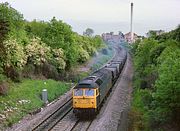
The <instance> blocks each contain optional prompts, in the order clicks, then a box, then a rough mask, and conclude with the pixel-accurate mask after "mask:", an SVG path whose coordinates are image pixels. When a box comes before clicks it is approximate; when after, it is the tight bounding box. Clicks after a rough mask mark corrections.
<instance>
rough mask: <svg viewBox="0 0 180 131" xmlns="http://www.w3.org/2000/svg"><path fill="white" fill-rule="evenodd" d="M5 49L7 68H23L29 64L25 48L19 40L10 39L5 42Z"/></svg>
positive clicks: (5, 64) (4, 61)
mask: <svg viewBox="0 0 180 131" xmlns="http://www.w3.org/2000/svg"><path fill="white" fill-rule="evenodd" d="M3 44H4V47H5V56H6V57H5V59H4V60H3V65H4V66H5V67H15V68H21V69H22V68H23V67H24V65H25V64H26V63H27V57H26V54H25V53H24V47H23V46H22V45H21V44H19V43H18V42H17V40H14V39H9V40H6V41H4V42H3Z"/></svg>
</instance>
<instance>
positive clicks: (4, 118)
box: [0, 79, 70, 127]
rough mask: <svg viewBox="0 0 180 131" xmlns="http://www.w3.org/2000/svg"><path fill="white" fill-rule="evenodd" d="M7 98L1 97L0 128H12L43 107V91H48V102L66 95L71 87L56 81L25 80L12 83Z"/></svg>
mask: <svg viewBox="0 0 180 131" xmlns="http://www.w3.org/2000/svg"><path fill="white" fill-rule="evenodd" d="M10 86H11V88H10V91H9V93H8V95H6V96H0V123H1V124H0V127H3V126H5V127H6V126H11V125H12V124H13V123H16V122H17V121H19V120H20V119H21V118H22V117H23V116H25V115H26V114H28V113H31V112H32V111H35V110H37V109H39V108H40V107H42V106H43V101H42V100H41V92H42V89H44V88H45V89H47V91H48V101H49V102H51V101H52V100H54V99H55V98H57V97H59V96H60V95H62V94H64V93H65V92H66V91H67V90H69V88H70V85H69V84H66V83H63V82H58V81H54V80H30V79H25V80H23V81H22V82H21V83H11V84H10Z"/></svg>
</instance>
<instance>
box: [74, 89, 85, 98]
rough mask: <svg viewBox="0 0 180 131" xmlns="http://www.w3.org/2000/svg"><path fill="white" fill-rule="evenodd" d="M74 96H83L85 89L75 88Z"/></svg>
mask: <svg viewBox="0 0 180 131" xmlns="http://www.w3.org/2000/svg"><path fill="white" fill-rule="evenodd" d="M74 96H83V90H82V89H75V90H74Z"/></svg>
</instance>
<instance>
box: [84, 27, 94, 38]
mask: <svg viewBox="0 0 180 131" xmlns="http://www.w3.org/2000/svg"><path fill="white" fill-rule="evenodd" d="M93 33H94V30H93V29H91V28H87V29H86V31H85V32H83V35H85V36H89V37H91V36H92V35H93Z"/></svg>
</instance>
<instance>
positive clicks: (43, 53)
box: [25, 38, 50, 65]
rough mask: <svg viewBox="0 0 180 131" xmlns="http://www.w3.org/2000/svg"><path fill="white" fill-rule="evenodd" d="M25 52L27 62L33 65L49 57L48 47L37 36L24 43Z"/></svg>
mask: <svg viewBox="0 0 180 131" xmlns="http://www.w3.org/2000/svg"><path fill="white" fill-rule="evenodd" d="M25 52H26V55H27V59H28V63H32V64H34V65H40V64H41V63H44V62H46V61H48V60H49V59H50V47H48V46H47V45H46V44H45V43H43V42H42V41H40V39H38V38H34V39H32V40H31V42H30V43H29V44H28V45H26V47H25Z"/></svg>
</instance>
